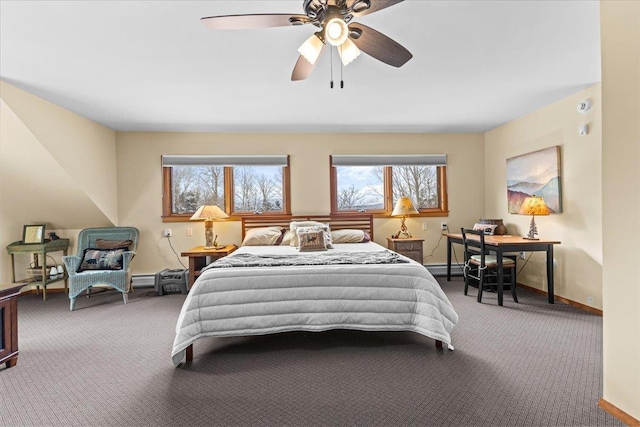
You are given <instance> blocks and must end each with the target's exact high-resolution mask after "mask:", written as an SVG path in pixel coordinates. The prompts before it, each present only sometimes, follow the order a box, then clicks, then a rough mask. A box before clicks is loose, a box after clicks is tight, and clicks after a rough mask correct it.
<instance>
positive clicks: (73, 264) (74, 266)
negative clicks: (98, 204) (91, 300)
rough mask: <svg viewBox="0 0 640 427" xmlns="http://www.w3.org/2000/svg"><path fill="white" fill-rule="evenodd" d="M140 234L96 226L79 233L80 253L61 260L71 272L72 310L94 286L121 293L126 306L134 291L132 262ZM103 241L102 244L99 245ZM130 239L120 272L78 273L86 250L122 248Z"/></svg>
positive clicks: (120, 228) (128, 228)
mask: <svg viewBox="0 0 640 427" xmlns="http://www.w3.org/2000/svg"><path fill="white" fill-rule="evenodd" d="M139 234H140V233H139V231H138V229H137V228H135V227H96V228H85V229H84V230H81V231H80V234H78V254H77V255H75V256H64V257H62V260H63V261H64V264H65V266H66V268H67V272H68V273H69V299H70V300H71V301H70V305H69V309H70V310H71V311H73V309H74V308H75V304H76V298H77V297H78V295H80V294H81V293H82V291H84V290H86V291H87V296H89V295H90V294H91V287H92V286H95V285H106V286H111V287H112V288H114V289H115V290H117V291H119V292H122V299H123V300H124V303H125V304H126V303H127V300H128V292H129V291H130V290H131V266H130V263H131V259H132V258H133V256H134V255H135V251H136V248H137V247H138V236H139ZM98 240H100V242H98ZM127 240H130V241H131V244H130V245H129V246H128V248H129V250H127V251H124V252H123V253H122V268H121V269H117V270H97V269H96V270H83V271H81V272H78V267H80V265H81V263H82V261H83V257H84V254H85V249H90V248H98V249H108V247H109V246H110V245H116V246H120V245H119V244H118V243H117V242H123V241H127Z"/></svg>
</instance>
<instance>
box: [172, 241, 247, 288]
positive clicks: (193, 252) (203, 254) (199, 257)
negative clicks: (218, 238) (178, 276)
mask: <svg viewBox="0 0 640 427" xmlns="http://www.w3.org/2000/svg"><path fill="white" fill-rule="evenodd" d="M236 249H238V247H237V246H236V245H227V246H225V247H223V248H220V249H205V248H204V246H196V247H195V248H193V249H189V250H188V251H185V252H182V253H181V254H180V256H186V257H189V289H191V286H193V283H194V282H195V281H196V278H197V277H198V276H200V272H201V271H202V269H203V268H204V267H206V266H207V257H211V262H213V261H215V260H217V259H218V258H222V257H225V256H227V255H229V254H230V253H231V252H233V251H235V250H236Z"/></svg>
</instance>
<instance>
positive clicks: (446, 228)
mask: <svg viewBox="0 0 640 427" xmlns="http://www.w3.org/2000/svg"><path fill="white" fill-rule="evenodd" d="M448 229H449V226H448V225H447V223H446V222H442V223H440V230H441V231H446V230H448Z"/></svg>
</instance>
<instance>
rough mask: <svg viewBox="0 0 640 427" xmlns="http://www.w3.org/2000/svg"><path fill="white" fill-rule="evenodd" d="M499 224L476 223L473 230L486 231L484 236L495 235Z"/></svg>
mask: <svg viewBox="0 0 640 427" xmlns="http://www.w3.org/2000/svg"><path fill="white" fill-rule="evenodd" d="M497 226H498V225H497V224H479V223H475V224H474V225H473V229H474V230H475V231H484V234H487V235H491V236H492V235H493V231H494V230H495V229H496V227H497Z"/></svg>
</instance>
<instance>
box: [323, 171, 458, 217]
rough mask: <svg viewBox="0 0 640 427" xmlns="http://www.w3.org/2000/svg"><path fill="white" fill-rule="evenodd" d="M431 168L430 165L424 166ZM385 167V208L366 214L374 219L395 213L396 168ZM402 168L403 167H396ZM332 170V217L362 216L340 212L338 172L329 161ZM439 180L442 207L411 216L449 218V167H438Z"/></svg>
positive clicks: (356, 212)
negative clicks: (394, 169) (394, 181)
mask: <svg viewBox="0 0 640 427" xmlns="http://www.w3.org/2000/svg"><path fill="white" fill-rule="evenodd" d="M424 166H430V165H424ZM383 167H384V173H383V177H384V183H383V186H384V208H383V209H374V210H365V211H364V212H365V213H370V214H372V215H373V217H374V218H391V212H393V207H394V206H393V172H392V168H393V167H394V166H383ZM396 167H402V165H399V166H396ZM329 168H330V174H329V179H330V193H331V214H332V215H356V214H362V213H363V211H358V210H353V211H348V210H338V170H337V167H336V166H334V165H333V160H331V159H330V161H329ZM436 168H437V171H436V174H437V178H438V183H437V187H438V197H439V199H440V207H438V208H428V209H420V210H419V212H420V213H419V214H417V215H411V216H412V217H447V216H449V199H448V194H447V193H448V187H447V167H446V166H436Z"/></svg>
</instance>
